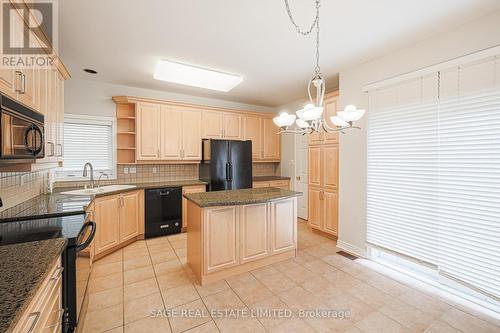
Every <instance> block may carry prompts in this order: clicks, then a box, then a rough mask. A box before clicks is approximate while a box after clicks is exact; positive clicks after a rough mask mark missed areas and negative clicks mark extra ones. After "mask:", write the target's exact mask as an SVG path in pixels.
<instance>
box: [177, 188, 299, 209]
mask: <svg viewBox="0 0 500 333" xmlns="http://www.w3.org/2000/svg"><path fill="white" fill-rule="evenodd" d="M301 195H302V193H301V192H295V191H288V190H282V189H279V188H275V187H269V188H249V189H242V190H232V191H215V192H204V193H189V194H184V197H185V198H186V199H188V200H190V201H192V202H194V203H195V204H197V205H198V206H200V207H213V206H236V205H250V204H255V203H261V202H268V201H271V200H275V199H284V198H291V197H297V196H301Z"/></svg>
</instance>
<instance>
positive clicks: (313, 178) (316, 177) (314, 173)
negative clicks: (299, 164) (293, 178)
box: [308, 147, 321, 186]
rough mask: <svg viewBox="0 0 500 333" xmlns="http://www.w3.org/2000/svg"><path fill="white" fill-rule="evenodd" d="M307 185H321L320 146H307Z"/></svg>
mask: <svg viewBox="0 0 500 333" xmlns="http://www.w3.org/2000/svg"><path fill="white" fill-rule="evenodd" d="M308 155H309V157H308V165H309V185H311V186H321V148H320V147H309V154H308Z"/></svg>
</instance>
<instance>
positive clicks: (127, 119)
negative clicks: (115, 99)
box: [116, 103, 136, 164]
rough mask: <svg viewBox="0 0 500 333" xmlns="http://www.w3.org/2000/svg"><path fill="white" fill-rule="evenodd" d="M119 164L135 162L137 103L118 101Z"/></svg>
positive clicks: (117, 141)
mask: <svg viewBox="0 0 500 333" xmlns="http://www.w3.org/2000/svg"><path fill="white" fill-rule="evenodd" d="M116 119H117V131H116V134H117V135H116V136H117V138H116V143H117V146H118V148H117V152H116V155H117V164H135V163H136V159H135V103H116Z"/></svg>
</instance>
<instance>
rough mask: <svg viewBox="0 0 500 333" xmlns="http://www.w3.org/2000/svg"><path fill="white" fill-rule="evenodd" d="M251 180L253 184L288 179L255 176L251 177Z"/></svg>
mask: <svg viewBox="0 0 500 333" xmlns="http://www.w3.org/2000/svg"><path fill="white" fill-rule="evenodd" d="M252 180H253V181H254V182H270V181H273V180H290V177H283V176H257V177H253V178H252Z"/></svg>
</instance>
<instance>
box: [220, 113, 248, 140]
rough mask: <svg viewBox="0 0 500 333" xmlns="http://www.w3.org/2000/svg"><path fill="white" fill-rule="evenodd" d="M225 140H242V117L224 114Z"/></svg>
mask: <svg viewBox="0 0 500 333" xmlns="http://www.w3.org/2000/svg"><path fill="white" fill-rule="evenodd" d="M223 117H224V131H223V133H224V138H225V139H228V140H241V139H242V138H243V133H242V132H243V130H242V128H243V127H242V120H241V116H240V115H237V114H233V113H224V116H223Z"/></svg>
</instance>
